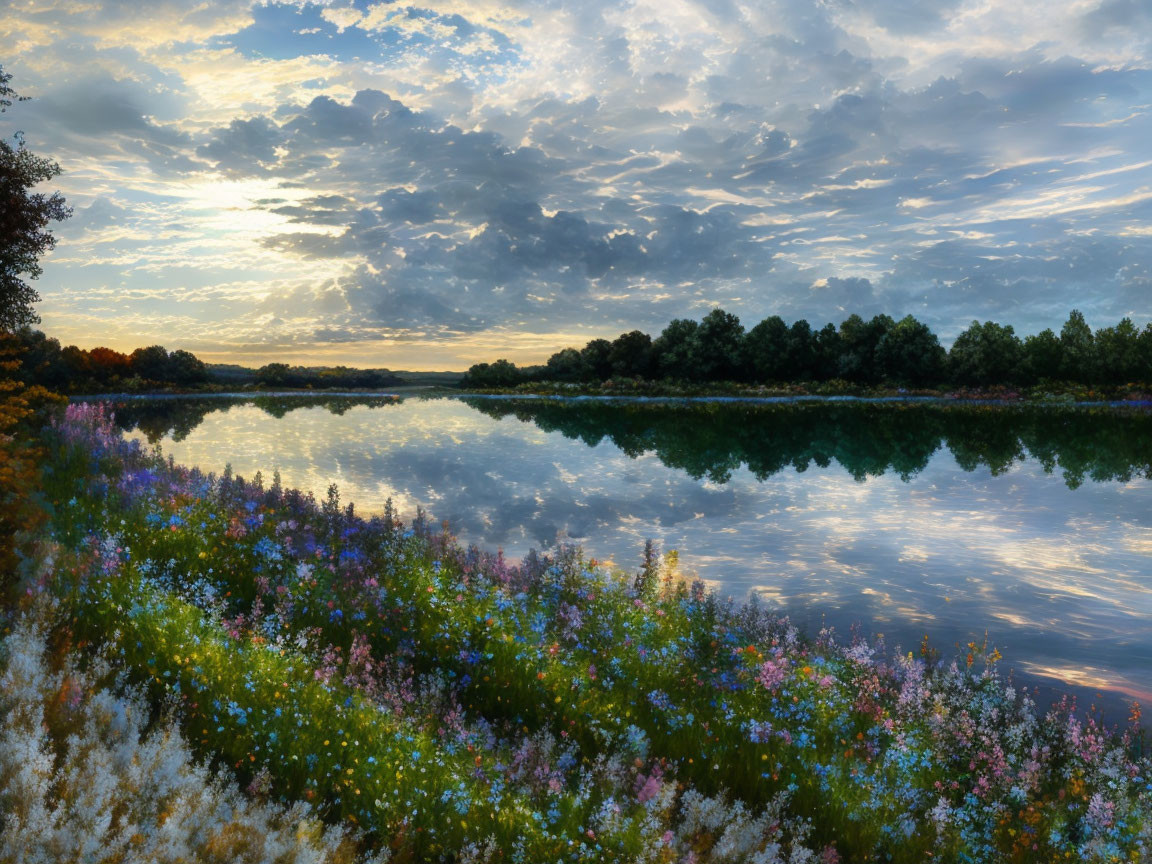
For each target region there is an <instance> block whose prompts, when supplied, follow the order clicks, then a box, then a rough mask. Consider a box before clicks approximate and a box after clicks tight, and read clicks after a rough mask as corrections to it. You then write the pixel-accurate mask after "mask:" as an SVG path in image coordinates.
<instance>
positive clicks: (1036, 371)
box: [1022, 329, 1064, 384]
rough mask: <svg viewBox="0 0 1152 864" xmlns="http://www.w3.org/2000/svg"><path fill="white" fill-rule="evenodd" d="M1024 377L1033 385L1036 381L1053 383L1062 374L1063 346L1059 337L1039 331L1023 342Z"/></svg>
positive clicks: (1048, 331) (1049, 331)
mask: <svg viewBox="0 0 1152 864" xmlns="http://www.w3.org/2000/svg"><path fill="white" fill-rule="evenodd" d="M1022 368H1023V373H1024V377H1025V378H1026V379H1027V380H1028V381H1029V382H1030V383H1033V384H1035V383H1036V382H1038V381H1054V380H1056V379H1058V378H1059V377H1060V376H1061V374H1063V368H1064V345H1063V343H1061V341H1060V337H1059V336H1057V335H1056V334H1055V333H1053V332H1052V331H1051V329H1048V330H1041V331H1040V332H1039V333H1037V334H1035V335H1034V336H1028V337H1027V338H1026V339H1025V340H1024V350H1023V365H1022Z"/></svg>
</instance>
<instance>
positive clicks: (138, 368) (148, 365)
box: [128, 345, 169, 381]
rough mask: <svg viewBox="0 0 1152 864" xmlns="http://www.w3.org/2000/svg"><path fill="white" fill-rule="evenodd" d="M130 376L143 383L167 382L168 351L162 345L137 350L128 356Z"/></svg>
mask: <svg viewBox="0 0 1152 864" xmlns="http://www.w3.org/2000/svg"><path fill="white" fill-rule="evenodd" d="M128 362H129V364H130V365H131V367H132V374H133V375H135V376H137V377H138V378H142V379H144V380H145V381H167V380H169V377H168V370H169V360H168V351H167V349H165V348H164V346H162V345H150V346H148V347H147V348H137V349H136V350H135V351H133V352H132V353H131V354H130V355H129V356H128Z"/></svg>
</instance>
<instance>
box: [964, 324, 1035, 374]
mask: <svg viewBox="0 0 1152 864" xmlns="http://www.w3.org/2000/svg"><path fill="white" fill-rule="evenodd" d="M1023 351H1024V349H1023V346H1022V345H1021V344H1020V340H1019V339H1018V338H1017V337H1016V332H1015V331H1014V330H1013V329H1012V326H1011V325H1008V326H1002V325H1000V324H997V323H996V322H995V321H985V322H984V323H983V324H981V323H980V322H979V321H973V322H972V323H971V324H970V325H969V326H968V329H967V330H965V331H964V332H963V333H961V334H960V335H959V336H957V337H956V341H955V342H953V343H952V350H951V351H949V352H948V366H949V368H950V370H951V373H952V378H953V380H955V381H956V382H957V383H959V384H968V385H972V386H977V387H982V386H989V385H994V384H1007V383H1015V382H1018V381H1019V380H1020V379H1021V378H1022V377H1023V376H1022V373H1021V368H1020V364H1021V360H1022V357H1023Z"/></svg>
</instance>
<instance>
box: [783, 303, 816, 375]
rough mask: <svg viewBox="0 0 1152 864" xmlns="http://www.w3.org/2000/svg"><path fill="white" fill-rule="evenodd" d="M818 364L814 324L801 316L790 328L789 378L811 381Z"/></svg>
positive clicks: (787, 365) (787, 361) (787, 364)
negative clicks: (813, 330)
mask: <svg viewBox="0 0 1152 864" xmlns="http://www.w3.org/2000/svg"><path fill="white" fill-rule="evenodd" d="M815 366H816V336H815V334H814V333H813V332H812V325H810V324H809V323H808V322H807V321H805V320H804V319H803V318H801V319H800V320H799V321H793V322H792V326H791V327H789V328H788V351H787V359H786V368H787V370H788V380H790V381H811V380H812V379H813V378H814V377H815V374H814V368H815Z"/></svg>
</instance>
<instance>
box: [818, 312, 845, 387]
mask: <svg viewBox="0 0 1152 864" xmlns="http://www.w3.org/2000/svg"><path fill="white" fill-rule="evenodd" d="M815 354H816V356H815V358H814V360H813V375H814V376H815V378H816V380H817V381H828V380H830V379H832V378H835V377H836V376H837V374H838V373H839V365H840V331H839V330H837V329H836V325H835V324H831V323H829V324H825V325H824V326H823V327H821V328H820V331H819V332H818V333H817V334H816V339H815Z"/></svg>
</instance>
